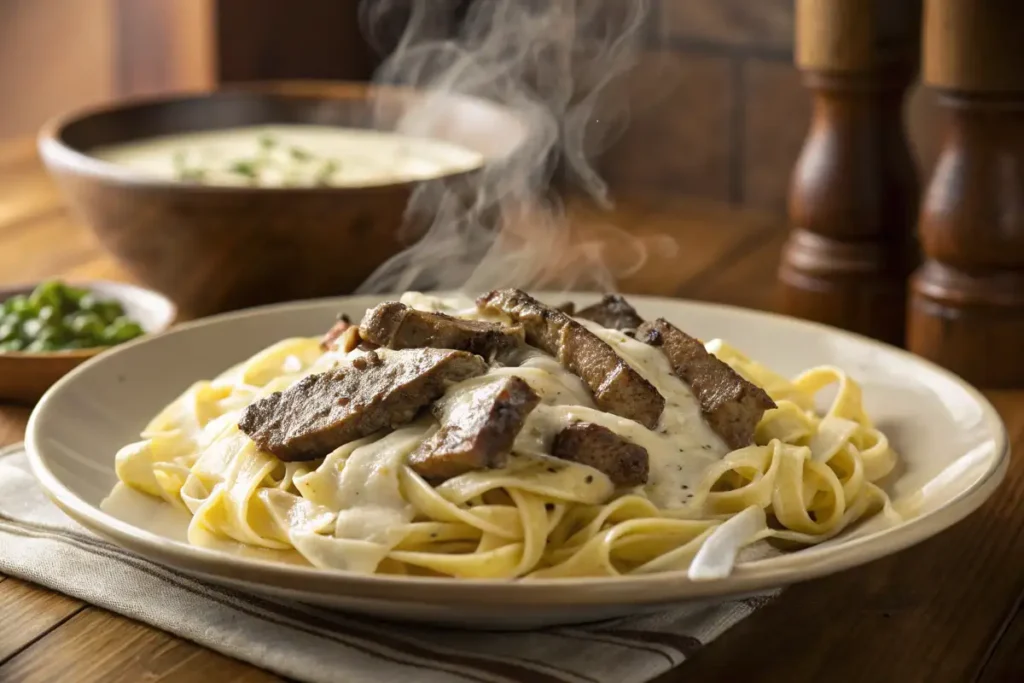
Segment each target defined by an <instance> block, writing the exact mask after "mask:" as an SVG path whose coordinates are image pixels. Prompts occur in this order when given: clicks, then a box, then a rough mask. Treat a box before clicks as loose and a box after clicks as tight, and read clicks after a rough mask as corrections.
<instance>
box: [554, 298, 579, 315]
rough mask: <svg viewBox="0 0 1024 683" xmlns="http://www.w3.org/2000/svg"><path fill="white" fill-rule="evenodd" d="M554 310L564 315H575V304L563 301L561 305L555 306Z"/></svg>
mask: <svg viewBox="0 0 1024 683" xmlns="http://www.w3.org/2000/svg"><path fill="white" fill-rule="evenodd" d="M555 310H558V311H561V312H562V313H565V314H566V315H575V314H576V303H575V302H573V301H563V302H562V303H560V304H558V305H557V306H555Z"/></svg>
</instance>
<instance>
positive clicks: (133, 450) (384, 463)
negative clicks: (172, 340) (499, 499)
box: [103, 293, 728, 572]
mask: <svg viewBox="0 0 1024 683" xmlns="http://www.w3.org/2000/svg"><path fill="white" fill-rule="evenodd" d="M401 300H402V302H403V303H405V304H406V305H409V306H412V307H414V308H419V309H422V310H431V311H443V312H446V313H449V314H451V315H457V316H459V317H464V318H475V319H488V320H496V319H501V316H500V315H497V316H496V315H495V314H491V313H484V312H480V311H478V310H477V309H476V306H475V304H474V302H473V300H472V299H469V298H465V297H447V298H440V297H435V296H429V295H424V294H418V293H409V294H406V295H403V296H402V298H401ZM580 322H581V323H582V324H585V325H586V326H587V327H588V328H589V329H591V330H592V331H593V332H594V333H595V334H597V335H598V336H599V337H601V338H602V339H603V340H604V341H605V342H607V343H608V344H610V345H611V346H612V347H614V348H615V350H616V351H617V352H618V354H619V355H620V357H622V358H623V359H624V360H625V361H626V362H627V363H628V364H629V365H630V366H631V367H633V368H634V369H635V370H636V371H637V372H638V373H640V374H641V375H642V376H643V377H644V378H645V379H647V380H648V381H649V382H651V383H652V384H653V385H654V386H655V387H656V388H657V389H658V391H659V392H661V394H662V395H663V396H664V397H665V410H664V412H663V413H662V417H661V420H660V422H659V424H658V427H657V428H656V429H655V430H648V429H647V428H645V427H644V426H642V425H640V424H638V423H636V422H633V421H632V420H627V419H625V418H621V417H619V416H616V415H612V414H610V413H605V412H602V411H600V410H598V409H597V408H596V407H595V406H594V403H593V401H592V399H591V396H590V393H589V391H588V390H587V388H586V387H585V386H584V385H583V383H582V381H581V380H580V379H579V378H578V377H576V376H575V375H573V374H572V373H570V372H568V371H567V370H565V369H564V368H563V367H562V366H561V365H560V364H559V363H558V361H557V360H555V359H554V358H551V357H550V356H547V355H545V354H543V353H541V352H539V351H537V350H535V349H534V350H529V351H527V352H526V353H525V354H524V356H523V357H522V358H520V364H519V365H517V366H513V367H500V368H492V369H491V370H490V371H489V372H488V373H486V374H485V375H483V376H481V377H476V378H473V379H470V380H467V381H466V382H462V383H459V384H455V385H453V386H452V387H450V389H449V391H448V392H447V393H446V395H445V397H444V398H443V399H442V401H443V402H444V404H445V407H446V409H448V410H452V409H457V407H458V404H459V403H460V402H466V401H472V400H473V395H474V393H475V390H476V389H477V388H479V387H480V385H481V384H483V383H486V382H489V381H493V380H494V379H495V378H496V377H498V376H501V375H509V374H514V375H517V376H519V377H522V378H523V379H524V380H526V381H527V382H528V383H529V384H530V386H531V387H532V388H533V389H534V391H536V392H537V394H538V395H540V397H541V401H542V402H541V404H540V405H539V406H538V407H537V408H536V409H535V410H534V411H533V412H532V413H530V415H529V416H528V418H527V420H526V424H525V426H524V427H523V429H522V431H521V432H520V434H519V436H518V437H517V439H516V441H515V443H514V445H513V453H514V456H515V457H513V458H512V461H511V462H510V463H509V465H508V467H507V470H506V471H507V473H508V474H509V475H510V476H520V477H521V476H528V477H529V478H530V479H531V480H532V481H533V483H534V484H535V486H536V487H537V489H538V490H542V491H544V492H545V495H550V496H552V497H554V498H559V497H560V496H571V497H572V498H573V499H576V500H581V501H585V502H588V503H591V504H600V503H603V502H605V501H606V500H607V499H608V497H609V496H610V495H611V493H612V485H611V482H610V481H609V480H608V478H607V477H606V476H605V475H604V474H602V473H600V472H598V471H597V470H592V469H590V468H588V467H586V466H584V465H579V464H577V463H568V462H566V461H561V460H557V459H555V458H552V457H551V456H548V455H546V453H549V452H550V447H551V442H552V441H553V439H554V437H555V435H556V434H557V433H558V432H559V431H560V430H561V429H563V428H564V427H565V426H567V425H569V424H571V423H573V422H575V421H579V420H583V421H589V422H594V423H597V424H600V425H602V426H604V427H607V428H608V429H611V430H612V431H614V432H616V433H618V434H619V435H621V436H623V437H625V438H626V439H629V440H630V441H632V442H634V443H636V444H638V445H640V446H643V447H644V448H646V449H647V452H648V457H649V464H650V474H649V479H648V483H647V484H646V485H645V486H643V487H639V488H638V490H637V492H638V493H642V494H644V495H646V496H647V497H648V498H649V499H650V500H651V501H652V502H653V503H654V504H655V505H657V506H658V507H661V508H676V509H678V508H686V507H687V506H688V505H689V504H693V505H694V508H695V509H694V513H695V514H696V513H699V509H698V508H699V504H700V502H699V501H696V500H694V499H693V492H694V491H695V490H696V489H697V487H698V485H699V483H700V482H701V480H702V478H703V476H704V473H705V471H706V469H707V467H708V466H709V465H711V464H713V463H714V462H715V461H717V460H719V459H721V458H722V457H723V456H724V455H725V454H726V452H727V451H728V448H727V447H726V446H725V444H724V443H723V442H722V441H721V439H720V438H719V437H718V436H717V435H716V434H715V433H714V432H713V431H712V430H711V429H710V427H708V426H707V424H706V422H705V421H704V420H703V417H702V415H701V410H700V406H699V404H698V402H697V400H696V398H695V397H694V396H693V393H692V392H691V391H690V389H689V387H688V386H687V385H686V384H685V383H684V382H682V381H680V380H679V379H678V378H676V377H675V375H673V374H672V371H671V368H670V367H669V364H668V361H667V359H665V358H664V356H663V354H662V353H661V352H660V351H659V350H658V349H656V348H654V347H651V346H649V345H647V344H644V343H642V342H639V341H637V340H635V339H632V338H630V337H627V336H626V335H624V334H621V333H620V332H617V331H614V330H607V329H604V328H602V327H600V326H598V325H595V324H593V323H590V322H589V321H582V320H581V321H580ZM362 353H363V352H362V351H360V350H358V349H357V350H354V351H353V352H351V353H349V354H344V353H342V352H340V351H337V352H328V353H326V354H321V353H320V351H319V348H318V343H317V340H315V339H309V340H295V339H292V340H285V341H283V342H281V343H279V344H277V345H275V346H272V347H270V348H268V349H265V350H264V351H262V352H260V353H259V354H257V355H256V356H254V357H253V358H251V359H250V360H248V361H246V362H245V363H243V364H242V365H240V366H236V367H234V368H231V369H229V370H227V371H225V372H224V373H223V374H222V375H221V376H220V377H218V378H217V379H215V380H213V381H212V382H210V383H199V384H198V385H197V386H196V387H194V388H193V389H192V390H190V392H188V393H186V394H185V396H183V397H182V398H180V399H179V400H178V401H177V402H176V403H175V404H174V405H172V406H169V407H168V409H167V410H166V411H165V413H164V414H162V415H161V417H158V418H157V419H156V420H155V421H154V423H155V424H160V423H161V422H163V423H165V424H166V426H162V427H160V428H159V429H161V430H163V429H171V428H172V426H173V431H172V432H165V433H166V434H168V435H169V436H173V437H174V438H180V439H182V443H181V444H180V449H170V450H164V451H163V454H162V455H160V454H158V453H157V450H156V447H155V446H154V444H155V441H153V440H152V439H146V440H144V441H142V442H139V443H136V444H129V445H128V446H125V447H124V448H123V449H121V451H120V452H119V453H118V455H117V469H118V475H119V477H120V479H121V480H122V481H126V482H129V483H132V484H133V485H134V486H136V487H139V488H142V489H143V490H147V491H148V489H149V487H147V486H141V487H140V486H139V483H140V482H145V480H146V477H147V476H152V475H151V474H150V473H151V472H153V471H154V470H155V469H167V468H171V469H176V468H180V470H181V471H182V474H183V475H184V476H187V477H188V479H187V480H186V481H185V484H184V486H183V487H182V489H181V494H182V495H181V497H182V500H183V501H184V503H185V506H186V507H188V508H189V509H190V510H191V512H192V513H193V516H192V517H191V519H190V521H189V529H188V532H187V537H188V539H189V541H190V542H191V543H193V544H194V545H201V546H206V547H211V548H216V549H219V550H225V551H228V552H234V553H242V554H250V555H254V554H255V555H257V556H260V557H266V558H268V559H269V558H276V559H280V560H282V561H286V562H302V561H303V560H301V559H299V557H297V554H296V553H295V552H294V551H290V550H287V549H280V548H281V546H280V545H277V544H273V545H270V546H268V545H263V546H262V547H260V548H251V547H250V546H251V544H253V543H255V542H258V538H257V537H255V536H254V535H253V534H252V533H251V532H249V531H248V530H246V529H245V528H244V521H243V520H244V515H242V518H243V519H240V520H239V521H240V523H241V525H242V526H239V525H237V524H225V523H224V522H223V520H220V521H218V520H217V519H216V518H210V517H208V516H205V515H204V514H203V510H204V509H209V508H210V505H211V503H216V502H217V500H216V499H217V498H218V497H221V498H223V497H224V494H225V492H227V491H231V490H238V489H240V488H241V489H245V488H246V486H251V485H254V484H256V482H255V481H252V482H250V483H249V484H246V482H245V481H244V477H245V476H246V475H245V474H244V473H245V471H247V470H249V471H251V470H253V469H254V468H253V466H252V462H251V461H252V457H253V456H252V453H250V452H254V451H253V449H252V444H251V442H249V441H248V439H247V438H245V437H243V436H242V435H241V434H240V433H239V432H238V431H237V428H236V427H235V426H234V425H235V424H236V423H237V421H238V418H239V416H240V415H241V412H242V410H244V407H245V405H247V404H248V403H249V402H251V401H253V400H256V399H257V398H259V397H260V396H263V395H266V394H269V393H271V392H272V391H278V390H282V389H284V388H286V387H287V386H290V385H291V384H293V383H294V382H295V381H297V380H298V379H299V378H301V377H302V376H305V375H308V374H312V373H315V372H324V371H326V370H328V369H330V368H332V367H336V366H338V365H347V364H349V363H351V362H352V360H353V359H355V358H356V357H358V356H359V355H361V354H362ZM378 353H382V354H386V353H388V351H387V349H380V350H378ZM255 385H259V386H258V388H257V386H255ZM227 390H230V393H228V394H226V395H224V396H223V398H220V395H221V393H223V392H224V391H227ZM204 394H205V396H204ZM215 396H216V397H217V398H218V399H219V400H217V401H216V402H217V403H219V405H220V406H221V410H224V412H223V413H222V414H220V415H219V417H217V418H215V419H212V420H210V421H208V422H206V424H205V426H201V427H200V426H199V424H198V422H199V421H198V420H197V418H198V417H199V413H200V412H201V411H203V410H207V409H208V408H204V407H203V406H204V405H206V406H209V405H210V404H211V400H210V399H211V398H213V397H215ZM172 423H173V425H172ZM431 429H432V427H431V426H430V425H429V424H424V423H414V424H411V425H409V426H407V427H404V428H402V429H400V430H397V431H396V432H394V433H392V434H390V435H386V436H383V437H380V436H373V437H368V438H366V439H361V440H359V441H356V442H353V443H350V444H347V445H345V446H343V447H341V448H339V449H337V450H336V451H334V452H333V453H332V454H330V455H329V456H328V457H327V458H326V459H325V460H324V461H323V463H322V464H320V465H319V466H316V468H315V469H313V470H311V471H309V470H306V471H303V470H304V468H305V464H303V463H298V464H291V465H289V468H290V470H291V471H293V474H294V478H293V480H292V481H293V482H294V484H295V486H296V487H297V488H298V489H299V490H300V491H301V492H302V495H303V498H302V502H301V504H300V505H299V506H295V505H287V506H285V507H281V508H280V509H279V510H278V509H276V507H277V506H276V505H275V502H276V501H277V499H278V498H280V499H281V504H282V505H284V504H285V503H286V502H287V501H286V500H285V499H287V498H288V497H287V496H274V497H272V498H271V499H270V500H268V507H269V509H270V511H271V515H272V516H273V517H275V518H278V520H279V523H280V525H279V528H280V529H281V533H282V534H283V535H285V536H286V537H287V539H288V542H289V544H290V545H291V546H292V547H293V548H295V549H297V550H299V551H300V552H301V555H302V557H303V558H305V561H308V562H310V563H312V564H313V565H314V566H318V567H322V568H346V569H350V570H355V571H364V572H369V571H373V570H374V568H375V567H376V566H377V565H378V563H379V562H380V561H381V560H382V559H383V558H384V557H385V556H386V554H387V553H388V552H389V551H390V550H391V549H392V548H394V547H395V545H397V544H398V543H400V542H401V540H402V534H401V533H397V534H396V529H397V528H401V527H402V526H403V524H407V523H408V522H410V521H411V519H412V510H411V508H410V506H409V503H408V502H407V501H406V500H405V499H404V498H403V496H402V495H401V493H400V481H399V476H398V473H399V470H400V465H401V463H402V462H404V460H405V458H406V457H407V456H408V454H409V453H410V452H411V451H412V450H413V449H414V448H415V447H416V446H417V445H418V444H419V443H421V442H422V440H423V439H424V438H426V437H427V436H428V435H429V433H430V431H431ZM181 452H190V453H193V454H195V455H193V456H191V457H188V456H186V457H185V458H181V457H179V456H178V455H177V454H178V453H181ZM196 456H198V458H199V460H198V461H195V460H192V458H194V457H196ZM260 457H264V456H260ZM580 468H582V469H585V470H586V471H587V472H585V473H581V472H580ZM185 473H187V474H185ZM587 473H589V474H590V475H591V476H582V475H583V474H587ZM501 475H502V472H501V471H498V470H490V471H487V472H471V473H469V474H466V475H463V476H461V477H457V478H455V479H453V480H451V481H449V482H447V483H445V484H443V485H442V486H441V487H439V488H438V492H439V493H441V495H442V496H444V497H445V498H447V499H448V500H450V501H452V502H455V503H461V502H464V501H465V500H468V499H469V498H471V497H472V496H473V495H475V488H476V485H477V483H478V481H479V480H481V479H483V478H493V477H500V476H501ZM259 476H263V475H259ZM122 488H123V487H122ZM148 492H150V493H152V494H153V495H159V491H157V490H153V491H148ZM103 508H104V509H105V510H106V511H107V512H109V513H111V514H113V515H115V516H117V517H120V518H122V519H125V520H126V521H130V522H132V523H135V524H137V523H138V520H139V519H140V514H139V512H140V510H141V508H139V507H137V506H135V505H134V504H132V503H130V501H129V498H128V497H126V496H125V494H124V492H123V490H122V491H121V492H120V493H119V492H118V490H117V489H115V492H114V495H112V496H110V497H109V498H108V499H107V500H105V501H104V503H103ZM239 512H240V511H239ZM204 517H205V519H204ZM176 519H179V523H180V521H181V520H184V519H186V517H185V516H182V517H179V518H176ZM211 522H212V523H213V526H212V527H210V529H209V530H208V529H207V527H206V526H205V525H207V524H210V523H211ZM212 529H215V530H216V532H215V533H211V530H212ZM403 533H404V532H403ZM225 536H226V537H229V538H231V539H233V541H227V540H225V538H224V537H225Z"/></svg>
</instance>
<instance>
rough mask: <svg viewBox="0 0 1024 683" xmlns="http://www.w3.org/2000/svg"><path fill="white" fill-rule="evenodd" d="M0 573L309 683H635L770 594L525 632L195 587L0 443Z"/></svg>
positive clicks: (700, 643) (15, 449) (675, 663)
mask: <svg viewBox="0 0 1024 683" xmlns="http://www.w3.org/2000/svg"><path fill="white" fill-rule="evenodd" d="M0 572H2V573H4V574H8V575H10V576H15V577H18V578H21V579H24V580H26V581H31V582H33V583H38V584H41V585H43V586H46V587H47V588H51V589H53V590H56V591H60V592H61V593H66V594H67V595H70V596H73V597H75V598H78V599H80V600H84V601H86V602H89V603H92V604H94V605H98V606H100V607H103V608H105V609H108V610H111V611H113V612H117V613H119V614H123V615H125V616H127V617H131V618H132V619H137V620H139V621H142V622H145V623H147V624H150V625H152V626H155V627H157V628H160V629H163V630H165V631H169V632H171V633H173V634H175V635H178V636H180V637H182V638H187V639H188V640H192V641H194V642H196V643H199V644H201V645H203V646H205V647H208V648H211V649H213V650H216V651H218V652H221V653H223V654H225V655H228V656H230V657H235V658H237V659H241V660H243V661H246V662H249V663H251V664H255V665H256V666H260V667H263V668H266V669H269V670H271V671H274V672H276V673H278V674H281V675H283V676H288V677H291V678H294V679H298V680H302V681H314V682H316V683H321V682H322V683H329V682H330V683H333V682H335V681H346V682H347V683H362V682H364V681H366V682H369V681H373V682H377V681H397V680H402V681H409V682H410V683H443V682H444V683H447V682H450V681H475V682H488V683H490V682H494V683H499V682H500V683H507V682H509V681H512V682H516V683H519V682H520V681H522V682H527V681H528V682H530V683H549V682H555V681H558V682H572V683H642V682H643V681H649V680H651V679H652V678H655V677H657V676H658V675H660V674H662V673H664V672H665V671H668V670H669V669H671V668H673V667H675V666H678V665H679V664H681V663H682V662H683V661H685V660H686V658H687V657H689V656H690V655H692V654H693V653H694V652H695V651H696V650H697V649H699V648H700V647H701V646H703V645H704V644H705V643H708V642H710V641H712V640H714V639H715V638H716V637H717V636H718V635H719V634H720V633H722V632H723V631H725V630H726V629H727V628H729V627H730V626H732V625H733V624H735V623H736V622H738V621H739V620H740V619H743V618H744V617H747V616H749V615H750V614H751V613H753V612H754V611H755V610H757V609H758V608H760V607H761V606H762V605H764V604H766V603H767V602H769V601H770V600H771V599H772V598H773V597H774V596H775V595H776V593H770V594H765V595H763V596H758V597H754V598H747V599H744V600H737V601H730V602H723V603H719V604H716V605H710V606H694V607H679V608H676V609H673V610H671V611H669V612H663V613H660V614H653V615H645V616H635V617H627V618H622V619H615V620H611V621H605V622H601V623H598V624H588V625H586V626H572V627H558V628H548V629H544V630H539V631H529V632H507V633H495V632H481V631H459V630H448V629H442V628H437V627H429V628H427V627H417V626H403V625H397V624H391V623H386V622H381V621H376V620H373V619H370V618H367V617H362V616H356V615H347V614H341V613H338V612H334V611H331V610H327V609H321V608H317V607H313V606H310V605H306V604H303V603H296V602H285V601H276V600H273V599H270V598H264V597H255V596H252V595H246V594H241V593H238V592H235V591H232V590H228V589H225V588H220V587H218V586H215V585H208V584H204V583H201V582H199V581H196V580H194V579H191V578H189V577H187V576H183V575H181V574H178V573H177V572H175V571H172V570H169V569H166V568H164V567H162V566H160V565H158V564H153V563H151V562H149V561H147V560H144V559H142V558H141V557H139V556H137V555H134V554H133V553H130V552H128V551H126V550H123V549H121V548H119V547H118V546H116V545H113V544H111V543H108V542H107V541H104V540H101V539H100V538H99V537H97V536H95V535H93V534H92V533H90V532H88V531H86V530H85V529H83V528H82V527H81V526H79V525H78V524H77V523H75V522H73V521H71V520H70V519H69V518H68V517H66V516H65V515H64V514H63V513H62V512H60V510H58V509H57V508H56V507H55V506H54V505H53V504H52V503H50V502H49V500H48V499H47V498H46V497H45V495H44V494H43V492H42V489H41V488H40V487H39V485H38V484H37V483H36V481H35V479H34V478H33V477H32V475H31V473H30V471H29V466H28V461H27V458H26V456H25V452H24V448H23V447H22V446H15V447H12V448H7V449H3V450H0Z"/></svg>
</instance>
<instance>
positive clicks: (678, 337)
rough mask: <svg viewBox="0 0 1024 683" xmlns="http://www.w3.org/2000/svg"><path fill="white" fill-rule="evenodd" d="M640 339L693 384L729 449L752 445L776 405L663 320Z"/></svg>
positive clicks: (646, 328)
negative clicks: (763, 418) (759, 426)
mask: <svg viewBox="0 0 1024 683" xmlns="http://www.w3.org/2000/svg"><path fill="white" fill-rule="evenodd" d="M636 336H637V339H639V340H641V341H644V342H646V343H648V344H651V345H652V346H658V347H661V350H662V352H664V354H665V356H666V357H667V358H668V361H669V363H670V364H671V365H672V371H673V372H674V373H675V374H676V376H677V377H679V379H681V380H683V381H684V382H686V383H687V384H689V385H690V388H691V389H692V390H693V394H694V396H696V397H697V400H698V401H699V402H700V407H701V410H702V411H703V412H704V419H705V420H707V423H708V425H709V426H710V427H711V428H712V429H713V430H715V432H717V433H718V435H719V436H721V437H722V439H723V440H724V441H725V443H726V444H728V445H729V447H730V448H743V447H744V446H749V445H750V444H752V443H753V439H754V428H755V427H757V423H758V422H760V421H761V416H762V415H764V411H766V410H770V409H772V408H775V402H774V401H772V399H771V398H770V397H769V396H768V394H767V393H766V392H765V390H764V389H762V388H761V387H759V386H757V385H756V384H752V383H751V382H748V381H747V380H746V379H744V378H743V377H741V376H740V375H739V374H737V373H736V371H735V370H733V369H732V368H730V367H729V366H728V365H727V364H726V363H724V362H723V361H720V360H718V359H717V358H715V357H714V356H713V355H711V354H710V353H708V352H707V350H706V349H705V348H704V345H703V344H701V343H700V341H698V340H696V339H694V338H693V337H691V336H690V335H688V334H686V333H685V332H683V331H682V330H680V329H679V328H677V327H675V326H674V325H672V324H671V323H669V322H668V321H666V320H665V319H664V318H658V319H657V320H655V321H653V322H647V323H644V324H643V325H641V326H640V328H639V329H638V330H637V333H636Z"/></svg>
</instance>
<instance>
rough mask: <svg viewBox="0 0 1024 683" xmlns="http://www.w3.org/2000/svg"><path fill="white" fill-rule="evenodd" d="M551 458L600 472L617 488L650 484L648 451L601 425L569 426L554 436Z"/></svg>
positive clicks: (577, 424) (578, 424)
mask: <svg viewBox="0 0 1024 683" xmlns="http://www.w3.org/2000/svg"><path fill="white" fill-rule="evenodd" d="M551 454H552V455H554V456H555V457H556V458H562V459H563V460H572V461H573V462H578V463H580V464H583V465H589V466H591V467H593V468H594V469H595V470H600V471H601V472H604V473H605V474H607V475H608V478H609V479H611V480H612V483H613V484H615V485H616V486H640V485H641V484H646V483H647V473H648V467H649V465H648V462H647V449H646V448H644V447H643V446H637V445H636V444H635V443H633V442H631V441H627V440H626V439H623V438H622V437H621V436H619V435H618V434H616V433H615V432H613V431H612V430H610V429H608V428H606V427H602V426H601V425H596V424H593V423H591V422H577V423H576V424H572V425H569V426H568V427H566V428H565V429H563V430H562V431H560V432H559V433H558V435H557V436H555V441H554V444H553V445H552V447H551Z"/></svg>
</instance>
